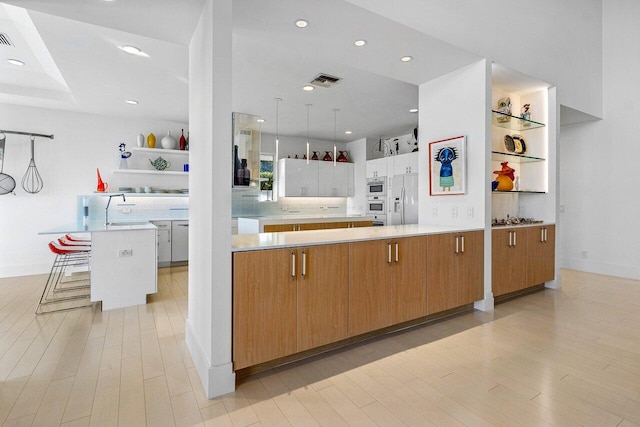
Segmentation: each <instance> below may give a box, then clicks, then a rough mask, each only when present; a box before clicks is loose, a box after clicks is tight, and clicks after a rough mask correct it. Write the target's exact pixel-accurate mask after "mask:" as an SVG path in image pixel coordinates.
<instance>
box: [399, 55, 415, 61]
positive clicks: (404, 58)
mask: <svg viewBox="0 0 640 427" xmlns="http://www.w3.org/2000/svg"><path fill="white" fill-rule="evenodd" d="M412 59H413V56H403V57H402V58H400V61H402V62H409V61H411V60H412Z"/></svg>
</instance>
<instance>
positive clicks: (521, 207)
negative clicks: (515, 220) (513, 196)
mask: <svg viewBox="0 0 640 427" xmlns="http://www.w3.org/2000/svg"><path fill="white" fill-rule="evenodd" d="M526 214H527V208H525V207H524V206H520V216H521V217H524V216H525V215H526Z"/></svg>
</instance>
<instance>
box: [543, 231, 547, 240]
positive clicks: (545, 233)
mask: <svg viewBox="0 0 640 427" xmlns="http://www.w3.org/2000/svg"><path fill="white" fill-rule="evenodd" d="M544 242H545V243H547V229H546V228H545V229H544Z"/></svg>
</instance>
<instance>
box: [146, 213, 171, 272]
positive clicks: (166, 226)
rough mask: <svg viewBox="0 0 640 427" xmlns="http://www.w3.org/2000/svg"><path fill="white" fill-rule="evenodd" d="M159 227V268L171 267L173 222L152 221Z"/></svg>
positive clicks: (157, 233) (157, 234) (157, 241)
mask: <svg viewBox="0 0 640 427" xmlns="http://www.w3.org/2000/svg"><path fill="white" fill-rule="evenodd" d="M151 223H152V224H153V225H155V226H156V227H157V231H156V243H157V245H158V267H168V266H170V265H171V221H151Z"/></svg>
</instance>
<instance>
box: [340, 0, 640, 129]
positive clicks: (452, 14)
mask: <svg viewBox="0 0 640 427" xmlns="http://www.w3.org/2000/svg"><path fill="white" fill-rule="evenodd" d="M348 1H349V2H351V3H354V4H357V5H358V6H361V7H364V8H366V9H369V10H372V11H373V12H376V13H379V14H381V15H383V16H385V17H388V18H390V19H393V20H396V21H398V22H401V23H403V24H405V25H408V26H409V27H412V28H414V29H416V30H419V31H421V32H423V33H425V34H428V35H430V36H433V37H436V38H438V39H440V40H443V41H445V42H448V43H451V44H452V45H454V46H458V47H460V48H462V49H465V50H467V51H469V52H472V53H474V54H477V55H479V56H480V57H484V58H490V59H491V60H492V61H495V62H497V63H499V64H502V65H504V66H506V67H509V68H511V69H513V70H517V71H520V72H522V73H525V74H528V75H530V76H532V77H535V78H537V79H540V80H543V81H546V82H549V83H551V84H553V85H555V86H557V87H559V88H561V91H559V95H558V96H559V102H560V104H563V105H566V106H569V107H571V108H574V109H576V110H579V111H583V112H586V113H588V114H591V115H595V116H598V117H600V116H601V115H602V65H603V61H602V38H601V35H602V20H601V15H600V12H601V10H602V4H603V3H604V4H605V6H606V7H610V6H608V5H606V3H607V2H603V1H602V0H562V1H558V0H539V1H529V2H523V1H517V2H504V1H502V0H484V1H477V0H457V1H440V0H400V1H394V2H390V1H387V0H348ZM610 3H615V4H616V5H624V6H613V7H619V8H621V9H622V8H626V9H627V10H628V11H629V13H628V15H627V16H628V19H632V18H633V17H635V18H636V19H637V15H636V14H635V13H632V12H633V11H634V10H635V8H636V7H637V5H633V7H630V6H629V5H630V4H633V2H629V1H623V2H620V1H618V2H610ZM620 28H621V29H623V28H625V27H624V26H621V27H620ZM634 31H635V30H634ZM621 37H623V38H625V39H627V40H634V38H633V37H632V36H631V35H630V33H629V32H626V33H625V34H621ZM623 44H624V43H623Z"/></svg>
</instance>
